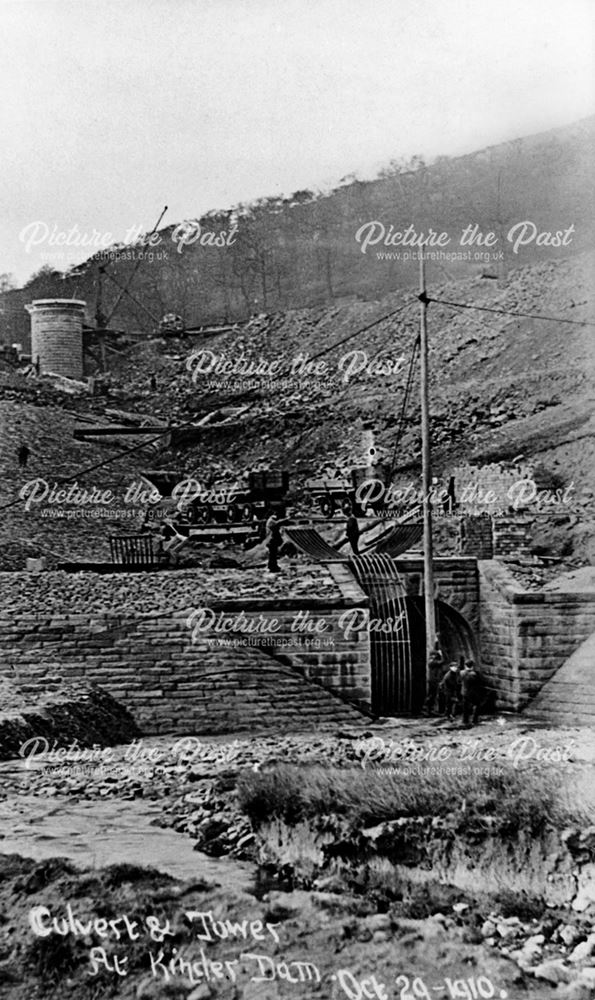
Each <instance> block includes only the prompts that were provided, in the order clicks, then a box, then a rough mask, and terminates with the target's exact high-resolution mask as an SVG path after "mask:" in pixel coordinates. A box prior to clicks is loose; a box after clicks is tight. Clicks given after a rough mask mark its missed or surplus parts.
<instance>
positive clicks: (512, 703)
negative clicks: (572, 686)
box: [479, 561, 595, 710]
mask: <svg viewBox="0 0 595 1000" xmlns="http://www.w3.org/2000/svg"><path fill="white" fill-rule="evenodd" d="M479 574H480V594H481V603H480V618H481V631H480V639H481V652H482V665H483V670H484V672H485V675H486V677H487V680H488V684H489V686H490V688H491V689H492V690H493V691H494V692H495V694H496V698H497V705H498V706H499V707H500V708H509V709H513V710H516V709H519V708H523V707H524V706H525V705H526V704H528V702H529V701H530V700H531V699H532V698H533V697H534V696H535V695H536V694H537V692H538V691H539V690H540V689H541V687H542V686H543V685H544V684H545V683H546V681H548V680H549V679H550V678H551V677H552V676H553V674H554V673H555V672H556V670H558V668H559V667H561V666H562V664H563V663H564V662H565V661H566V660H567V659H568V657H569V656H571V654H572V653H573V652H574V650H575V649H577V647H578V646H580V644H581V643H582V642H584V640H585V639H587V638H588V637H589V636H590V635H591V634H592V633H593V632H595V593H566V594H565V593H555V592H547V591H534V592H525V591H522V590H520V589H519V588H518V586H516V585H515V583H514V580H513V578H512V577H511V575H510V574H509V573H508V571H507V570H506V568H505V567H504V566H503V565H502V564H501V563H498V562H496V561H486V562H480V563H479Z"/></svg>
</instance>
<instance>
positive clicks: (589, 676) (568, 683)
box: [524, 632, 595, 726]
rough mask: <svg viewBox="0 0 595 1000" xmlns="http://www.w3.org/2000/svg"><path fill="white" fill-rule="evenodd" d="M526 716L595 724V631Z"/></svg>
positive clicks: (540, 695) (553, 720)
mask: <svg viewBox="0 0 595 1000" xmlns="http://www.w3.org/2000/svg"><path fill="white" fill-rule="evenodd" d="M524 714H525V715H527V716H529V717H530V718H534V719H540V720H544V721H546V722H552V723H556V724H557V725H566V726H592V725H593V724H594V723H595V632H594V633H593V635H590V636H589V638H588V639H585V641H584V642H583V643H581V645H580V646H579V647H578V649H576V650H575V651H574V653H573V654H572V656H570V657H569V658H568V659H567V660H566V662H565V663H563V664H562V666H561V667H560V668H559V669H558V670H557V671H556V673H555V674H554V676H553V677H552V678H551V680H549V681H548V682H547V683H546V684H544V686H543V687H542V689H541V691H540V692H539V694H538V695H537V696H536V697H535V698H534V700H533V701H532V702H531V704H530V705H529V706H528V708H527V709H526V710H525V713H524Z"/></svg>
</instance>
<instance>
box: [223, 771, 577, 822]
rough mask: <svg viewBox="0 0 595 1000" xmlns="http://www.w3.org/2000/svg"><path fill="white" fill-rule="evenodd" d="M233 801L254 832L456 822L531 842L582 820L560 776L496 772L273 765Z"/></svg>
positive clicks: (243, 785)
mask: <svg viewBox="0 0 595 1000" xmlns="http://www.w3.org/2000/svg"><path fill="white" fill-rule="evenodd" d="M238 791H239V799H240V804H241V807H242V809H243V810H244V812H245V813H246V814H247V815H248V816H249V817H250V819H251V820H252V823H253V824H254V825H255V826H259V825H261V824H263V823H266V822H269V821H271V820H275V819H281V820H283V821H284V822H285V823H287V824H289V825H294V824H296V823H300V822H302V821H304V820H306V821H307V820H309V819H313V818H315V817H319V816H324V815H327V816H328V815H329V814H335V815H337V816H341V817H344V818H345V819H346V820H348V821H350V822H351V823H352V824H353V827H354V828H357V827H360V828H361V827H366V826H372V825H374V824H377V823H382V822H387V821H390V820H395V819H399V818H403V817H427V816H431V817H444V818H446V817H448V816H451V817H452V816H456V817H457V819H458V820H459V829H461V828H462V829H463V830H464V828H465V827H466V826H468V827H469V828H471V827H473V828H474V829H477V827H478V825H479V826H480V827H481V824H482V822H484V823H485V825H486V829H488V828H489V829H490V830H491V831H492V832H496V831H497V832H499V833H501V834H502V835H514V834H515V832H517V831H519V830H522V831H524V832H527V833H531V834H533V835H539V834H540V833H541V832H542V831H543V830H544V829H545V828H546V827H552V826H553V827H554V828H556V829H564V828H565V827H567V826H572V825H576V824H580V823H583V822H586V821H588V817H587V815H586V810H585V809H584V808H583V807H582V806H581V805H580V804H579V803H577V802H571V801H570V798H569V796H568V794H567V790H566V787H565V783H564V776H563V774H561V773H560V772H555V771H553V770H551V769H549V770H546V769H545V768H544V769H535V768H532V769H529V768H527V769H525V770H520V769H516V768H514V767H513V766H512V765H511V764H499V766H498V767H497V768H490V769H487V768H474V767H472V766H469V767H468V768H467V769H463V768H450V769H449V768H434V769H432V770H431V771H430V772H429V773H424V771H423V769H419V770H414V769H412V768H410V769H406V768H404V769H401V770H400V771H399V773H395V771H394V770H393V771H391V770H388V769H380V768H377V769H374V768H369V769H360V768H326V767H323V766H319V765H316V766H301V767H300V766H292V765H285V766H277V767H275V768H273V769H271V770H270V771H266V772H264V773H254V772H249V773H245V774H243V775H242V776H241V777H240V780H239V785H238Z"/></svg>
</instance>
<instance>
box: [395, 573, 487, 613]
mask: <svg viewBox="0 0 595 1000" xmlns="http://www.w3.org/2000/svg"><path fill="white" fill-rule="evenodd" d="M396 563H397V569H398V570H399V573H401V575H402V577H403V582H404V584H405V589H406V592H407V593H408V594H410V595H411V596H416V595H418V594H423V571H424V566H423V560H422V559H419V558H415V559H414V558H411V557H407V556H403V557H401V558H399V559H397V560H396ZM434 583H435V586H436V588H437V596H438V598H439V599H440V600H441V601H444V602H445V603H446V604H450V605H451V607H453V608H455V610H456V611H459V612H460V613H461V614H462V615H463V617H464V618H466V619H467V621H468V622H469V624H470V625H471V627H472V628H473V629H474V630H475V631H478V630H479V584H478V577H477V560H476V559H474V558H470V557H465V556H460V557H458V558H442V559H441V558H440V557H438V558H436V559H434Z"/></svg>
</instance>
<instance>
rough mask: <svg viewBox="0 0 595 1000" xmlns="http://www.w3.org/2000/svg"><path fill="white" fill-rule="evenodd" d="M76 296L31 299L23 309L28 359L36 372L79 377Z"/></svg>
mask: <svg viewBox="0 0 595 1000" xmlns="http://www.w3.org/2000/svg"><path fill="white" fill-rule="evenodd" d="M85 306H86V302H82V301H80V300H79V299H35V300H34V301H33V302H32V303H31V304H30V305H28V306H25V309H26V310H27V312H28V313H29V315H30V316H31V361H32V362H33V364H37V359H38V358H39V374H40V375H43V374H44V372H52V373H53V374H54V375H65V376H66V377H67V378H76V379H82V377H83V317H84V314H85Z"/></svg>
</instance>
